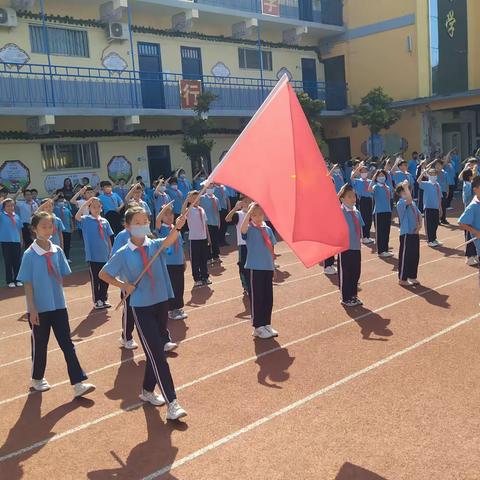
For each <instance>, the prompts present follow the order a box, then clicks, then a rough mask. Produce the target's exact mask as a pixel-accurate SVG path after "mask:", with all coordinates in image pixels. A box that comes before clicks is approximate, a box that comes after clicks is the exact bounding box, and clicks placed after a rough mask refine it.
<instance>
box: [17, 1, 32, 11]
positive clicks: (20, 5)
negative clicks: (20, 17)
mask: <svg viewBox="0 0 480 480" xmlns="http://www.w3.org/2000/svg"><path fill="white" fill-rule="evenodd" d="M34 5H35V0H12V7H13V8H14V9H15V10H25V9H29V8H32V7H33V6H34Z"/></svg>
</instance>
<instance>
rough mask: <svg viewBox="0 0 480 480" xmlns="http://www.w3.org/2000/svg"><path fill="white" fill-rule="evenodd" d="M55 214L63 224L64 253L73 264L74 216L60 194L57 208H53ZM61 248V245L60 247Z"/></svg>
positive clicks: (56, 203)
mask: <svg viewBox="0 0 480 480" xmlns="http://www.w3.org/2000/svg"><path fill="white" fill-rule="evenodd" d="M53 213H54V214H55V216H56V217H57V218H59V219H60V220H61V222H62V224H63V232H62V235H63V247H62V248H63V251H64V253H65V256H66V257H67V262H68V263H72V261H71V260H70V247H71V244H72V231H73V227H74V224H73V215H72V210H71V209H70V207H69V204H68V203H67V202H66V201H65V197H64V196H63V194H62V193H60V194H59V195H58V196H57V197H56V199H55V206H54V207H53ZM60 247H61V245H60Z"/></svg>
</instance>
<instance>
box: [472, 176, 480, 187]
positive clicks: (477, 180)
mask: <svg viewBox="0 0 480 480" xmlns="http://www.w3.org/2000/svg"><path fill="white" fill-rule="evenodd" d="M478 187H480V177H475V178H474V179H473V180H472V189H473V188H478Z"/></svg>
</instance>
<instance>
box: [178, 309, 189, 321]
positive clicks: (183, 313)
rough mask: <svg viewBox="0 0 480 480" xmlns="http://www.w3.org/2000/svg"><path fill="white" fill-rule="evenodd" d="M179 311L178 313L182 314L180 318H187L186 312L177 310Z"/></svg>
mask: <svg viewBox="0 0 480 480" xmlns="http://www.w3.org/2000/svg"><path fill="white" fill-rule="evenodd" d="M178 312H179V313H180V315H181V316H182V320H185V319H187V318H188V313H185V311H184V310H179V311H178Z"/></svg>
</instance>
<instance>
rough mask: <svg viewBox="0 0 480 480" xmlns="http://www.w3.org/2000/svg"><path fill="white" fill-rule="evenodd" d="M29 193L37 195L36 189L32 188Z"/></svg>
mask: <svg viewBox="0 0 480 480" xmlns="http://www.w3.org/2000/svg"><path fill="white" fill-rule="evenodd" d="M30 192H31V193H33V192H35V193H38V190H37V189H36V188H32V189H31V190H30Z"/></svg>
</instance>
